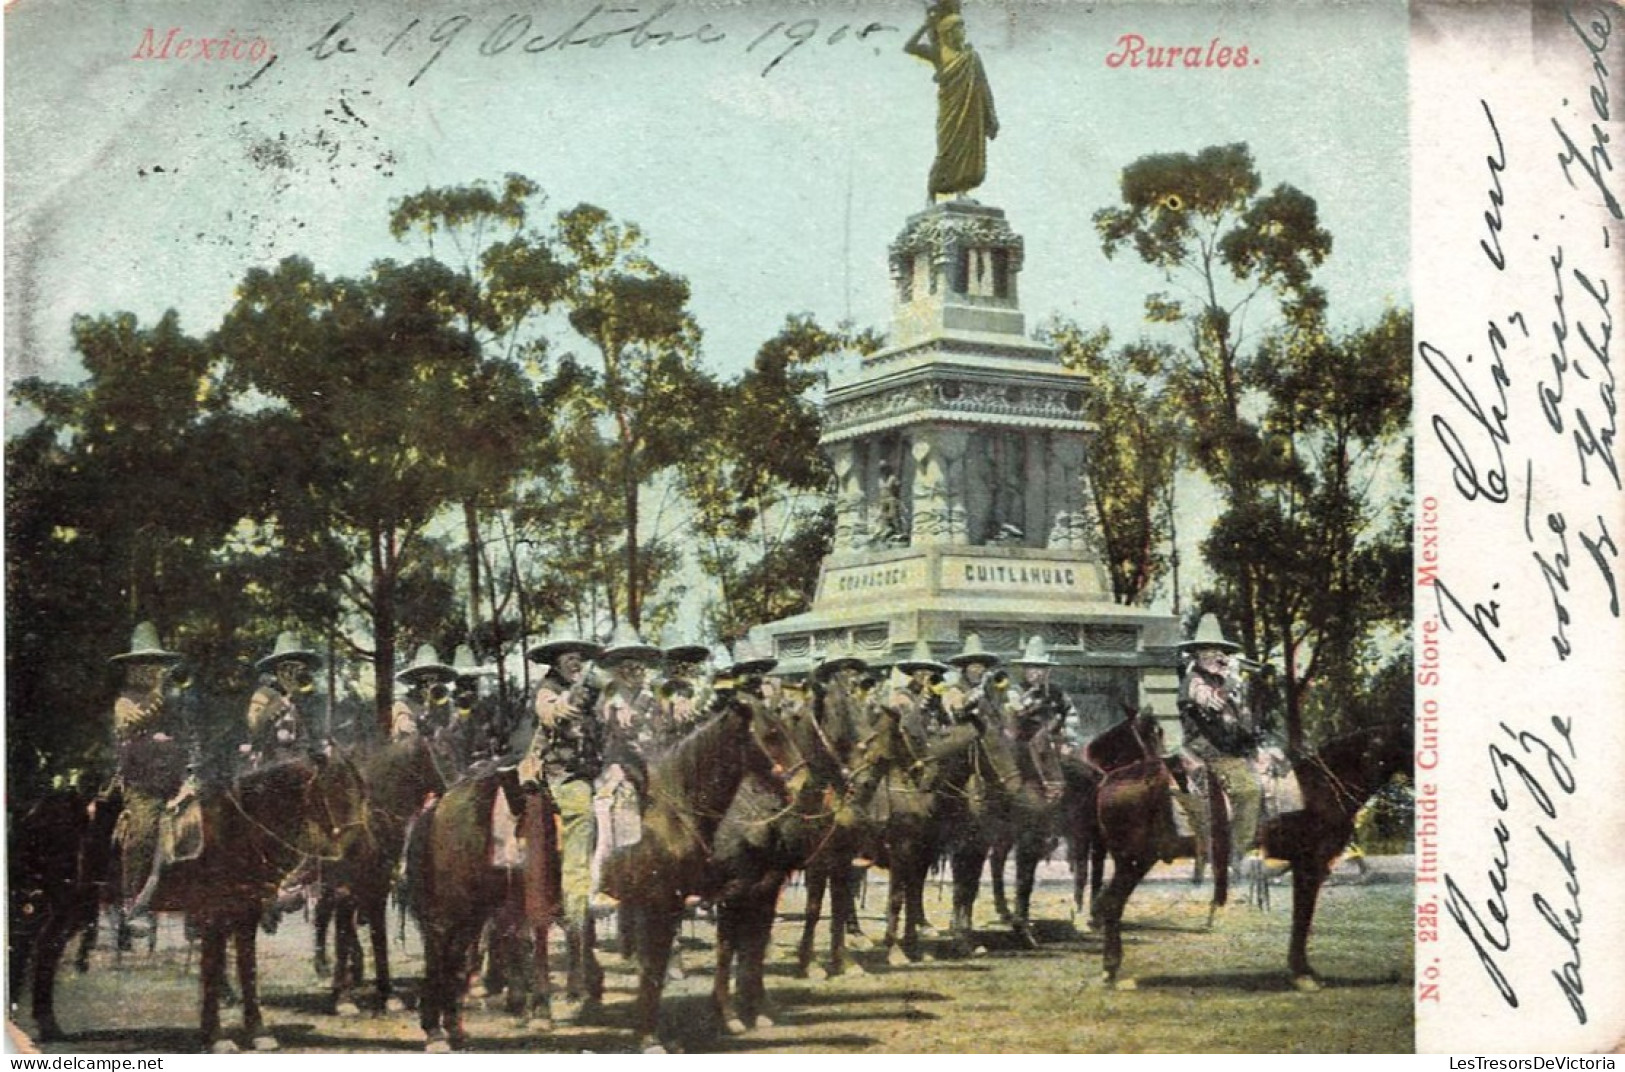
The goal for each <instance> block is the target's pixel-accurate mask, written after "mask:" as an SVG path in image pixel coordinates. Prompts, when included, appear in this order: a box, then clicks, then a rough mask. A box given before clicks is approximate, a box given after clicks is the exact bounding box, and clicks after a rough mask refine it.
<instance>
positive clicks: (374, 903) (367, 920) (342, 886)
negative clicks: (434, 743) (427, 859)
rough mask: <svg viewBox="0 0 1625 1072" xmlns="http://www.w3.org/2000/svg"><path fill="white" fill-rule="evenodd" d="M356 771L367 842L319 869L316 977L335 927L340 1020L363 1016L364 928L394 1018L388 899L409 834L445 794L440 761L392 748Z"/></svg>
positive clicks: (426, 752)
mask: <svg viewBox="0 0 1625 1072" xmlns="http://www.w3.org/2000/svg"><path fill="white" fill-rule="evenodd" d="M358 766H359V767H360V770H361V777H362V779H363V780H364V781H365V782H366V786H367V805H368V808H369V818H370V820H371V821H370V824H369V834H370V836H368V837H366V838H357V839H355V840H354V841H352V843H351V844H350V845H349V847H348V851H346V852H345V854H344V858H343V859H341V860H338V861H335V862H332V863H325V864H323V865H322V867H321V869H320V875H319V892H318V902H317V909H316V912H317V918H316V927H315V932H316V961H317V965H318V974H319V973H320V965H321V964H322V962H323V961H324V960H325V946H324V943H323V936H324V927H323V924H324V923H325V922H326V921H327V919H331V921H332V925H333V948H334V961H333V965H332V995H333V1009H334V1011H335V1012H336V1013H337V1014H339V1015H341V1016H353V1015H356V1014H357V1013H358V1012H359V1009H358V1008H357V1006H356V1003H355V998H354V991H355V989H356V988H357V987H358V986H359V985H360V984H361V980H362V977H363V975H364V964H363V960H362V951H361V941H360V938H359V935H358V934H357V928H358V926H360V925H361V924H365V925H366V926H367V928H368V930H369V932H370V935H371V940H372V941H371V944H372V959H373V974H374V979H375V985H376V990H377V994H378V999H379V1001H380V1003H381V1004H382V1006H383V1008H385V1009H386V1010H388V1011H391V1012H398V1011H400V1010H401V1009H402V1008H403V1007H404V1006H403V1005H402V1004H401V1001H400V999H399V998H398V997H396V996H395V995H394V992H393V984H392V981H391V979H390V974H389V926H388V914H389V895H390V892H391V890H392V889H393V887H394V884H395V873H396V868H397V865H398V864H399V863H400V859H401V852H402V849H403V847H404V845H405V843H406V830H407V827H408V826H409V825H410V824H411V822H412V820H413V819H414V818H415V817H416V816H417V814H418V812H419V811H420V810H421V809H422V808H423V807H424V805H425V804H426V803H427V802H428V801H429V799H430V798H431V797H436V796H439V795H440V794H441V793H442V792H444V791H445V788H446V779H445V777H444V775H443V774H442V772H441V768H440V764H439V762H438V761H437V757H436V755H435V753H434V751H433V749H432V747H431V746H430V744H429V742H428V741H426V740H425V739H424V738H422V737H412V738H409V739H406V740H401V741H393V742H390V743H388V744H386V745H384V746H383V747H381V748H378V749H375V750H373V751H371V752H369V753H367V754H365V755H363V756H360V757H359V759H358ZM324 916H325V917H326V919H324Z"/></svg>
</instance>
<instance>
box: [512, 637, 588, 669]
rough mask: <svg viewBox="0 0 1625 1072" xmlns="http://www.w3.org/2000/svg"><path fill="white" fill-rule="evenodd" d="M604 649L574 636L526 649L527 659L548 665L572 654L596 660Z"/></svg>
mask: <svg viewBox="0 0 1625 1072" xmlns="http://www.w3.org/2000/svg"><path fill="white" fill-rule="evenodd" d="M603 650H604V649H603V648H602V647H600V646H599V645H597V644H594V643H593V642H592V641H590V640H582V639H581V638H580V637H574V636H553V637H550V638H548V639H547V640H544V641H542V642H541V643H540V644H532V645H531V646H530V647H528V648H526V649H525V658H527V659H529V660H530V661H531V662H533V663H547V664H548V665H550V666H551V665H552V664H553V663H554V662H555V661H556V660H557V659H558V657H559V656H561V655H568V654H570V653H571V652H574V653H575V654H577V655H579V656H581V657H582V658H583V659H596V658H597V657H598V655H599V653H600V652H602V651H603Z"/></svg>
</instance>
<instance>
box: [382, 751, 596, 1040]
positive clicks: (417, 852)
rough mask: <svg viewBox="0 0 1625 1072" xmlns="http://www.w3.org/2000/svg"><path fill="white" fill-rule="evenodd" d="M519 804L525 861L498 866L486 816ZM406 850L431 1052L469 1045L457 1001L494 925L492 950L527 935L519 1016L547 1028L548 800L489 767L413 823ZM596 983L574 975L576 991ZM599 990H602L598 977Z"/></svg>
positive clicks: (422, 1018) (552, 903) (555, 868)
mask: <svg viewBox="0 0 1625 1072" xmlns="http://www.w3.org/2000/svg"><path fill="white" fill-rule="evenodd" d="M510 780H511V784H507V785H505V784H504V783H505V782H509V781H510ZM516 804H517V805H518V807H519V809H520V810H519V814H518V815H517V816H515V817H514V824H515V829H514V833H515V835H516V837H517V838H518V839H519V840H521V841H522V842H523V843H524V845H525V850H526V851H525V855H524V859H523V861H522V863H521V864H520V865H519V866H517V867H510V866H499V865H498V864H497V863H495V862H493V860H492V810H493V808H495V807H499V806H500V807H506V808H509V809H512V808H514V807H515V805H516ZM405 854H406V903H407V908H408V910H409V911H410V912H411V914H412V915H413V916H414V917H415V918H416V919H417V921H418V930H419V932H420V933H421V934H422V936H423V957H424V969H423V990H422V993H421V994H420V995H419V999H418V1022H419V1024H420V1026H421V1027H422V1028H423V1032H424V1035H425V1038H426V1040H427V1041H426V1049H427V1052H430V1053H445V1052H449V1051H450V1050H452V1049H454V1048H456V1047H460V1046H463V1045H465V1044H466V1042H467V1039H468V1034H467V1031H466V1029H465V1028H464V1026H463V1010H462V1004H463V997H464V994H465V993H466V991H467V988H468V982H469V973H470V969H471V968H472V967H473V954H474V951H475V949H476V948H477V946H478V944H479V939H480V936H481V934H482V933H483V932H484V931H485V929H486V927H487V925H489V924H491V923H493V922H496V923H498V924H499V926H498V927H497V931H498V932H499V933H498V934H497V935H496V936H494V937H493V939H492V945H493V948H499V949H501V950H503V952H504V953H507V952H508V951H509V950H510V949H511V948H512V947H513V945H515V944H525V943H520V942H519V939H520V938H521V937H523V938H528V944H525V947H526V948H528V949H529V950H530V952H531V956H532V965H531V968H532V970H531V972H530V978H529V980H528V981H529V983H530V988H529V1002H528V1007H527V1008H523V1009H521V1010H519V1011H522V1012H525V1013H527V1014H529V1018H530V1019H531V1020H532V1021H533V1022H534V1023H535V1024H536V1026H538V1027H542V1028H550V1027H551V1018H552V1011H551V987H550V982H549V964H548V948H547V938H548V930H549V928H550V927H551V925H552V924H553V923H554V922H558V921H560V910H559V909H560V900H561V895H560V891H559V841H558V833H557V828H556V825H555V823H554V820H553V807H552V802H551V801H550V800H549V799H548V797H547V796H546V794H545V793H544V792H535V791H523V792H521V791H520V790H519V788H518V782H517V776H516V775H514V773H513V772H511V771H510V772H503V771H499V770H496V769H494V768H493V769H490V770H487V771H485V772H483V773H480V774H478V775H475V776H473V777H469V778H465V779H464V780H462V781H460V782H457V783H456V784H454V785H452V786H451V787H450V788H448V789H447V790H446V791H445V793H444V794H443V795H442V796H440V798H439V799H438V800H435V801H433V802H431V803H430V804H428V805H427V806H425V807H424V808H423V809H422V811H420V812H419V813H418V815H417V817H416V818H415V819H413V821H412V823H411V825H410V828H409V829H408V831H407V835H406V840H405ZM510 937H511V938H512V939H513V940H514V941H513V943H510V942H509V941H508V939H509V938H510ZM578 963H579V962H578ZM576 970H577V969H575V968H573V969H572V971H573V972H575V971H576ZM580 970H582V971H585V970H587V969H586V967H585V966H583V967H582V968H581V969H580ZM593 984H594V981H593V980H591V979H589V980H587V981H586V982H585V983H583V982H582V981H581V980H580V978H579V977H574V976H573V978H572V985H573V986H575V987H581V986H583V985H586V986H591V985H593ZM596 985H597V986H600V987H601V986H602V977H601V975H600V976H599V977H598V978H597V980H596Z"/></svg>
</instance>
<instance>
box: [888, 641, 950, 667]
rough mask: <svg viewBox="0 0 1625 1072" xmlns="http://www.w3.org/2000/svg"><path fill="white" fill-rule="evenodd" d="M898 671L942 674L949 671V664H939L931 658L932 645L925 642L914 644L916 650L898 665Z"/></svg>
mask: <svg viewBox="0 0 1625 1072" xmlns="http://www.w3.org/2000/svg"><path fill="white" fill-rule="evenodd" d="M897 669H899V670H901V671H902V672H903V673H905V674H912V673H915V672H916V671H919V670H930V671H931V672H932V673H937V674H942V673H946V672H947V670H948V664H947V663H939V662H937V661H936V660H935V659H933V658H931V645H930V644H928V643H926V642H925V641H924V640H916V641H915V642H914V650H913V651H912V652H911V653H909V657H908V658H906V659H903V660H900V661H899V662H898V663H897Z"/></svg>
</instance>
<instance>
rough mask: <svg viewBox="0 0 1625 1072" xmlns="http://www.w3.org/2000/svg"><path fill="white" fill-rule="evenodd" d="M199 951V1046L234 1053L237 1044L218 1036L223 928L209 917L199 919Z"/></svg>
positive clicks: (223, 977)
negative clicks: (200, 1043) (201, 1039)
mask: <svg viewBox="0 0 1625 1072" xmlns="http://www.w3.org/2000/svg"><path fill="white" fill-rule="evenodd" d="M197 923H198V929H199V931H200V932H201V938H202V943H201V944H202V948H201V949H200V951H199V953H198V987H199V993H200V994H201V995H202V1000H201V1002H200V1005H201V1008H200V1010H199V1016H198V1019H199V1029H200V1031H201V1032H202V1035H203V1045H204V1046H205V1047H206V1048H208V1049H209V1050H210V1051H212V1052H214V1053H236V1052H237V1044H236V1043H235V1042H232V1041H231V1040H230V1039H227V1038H222V1037H221V1035H220V991H221V988H222V987H223V986H224V985H225V981H226V928H225V926H224V925H223V924H221V923H220V921H219V920H217V919H214V918H212V917H209V918H200V919H199V920H198V921H197Z"/></svg>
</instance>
